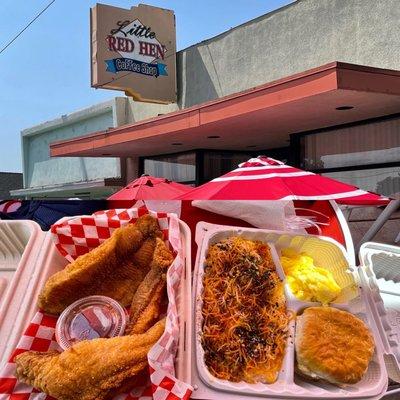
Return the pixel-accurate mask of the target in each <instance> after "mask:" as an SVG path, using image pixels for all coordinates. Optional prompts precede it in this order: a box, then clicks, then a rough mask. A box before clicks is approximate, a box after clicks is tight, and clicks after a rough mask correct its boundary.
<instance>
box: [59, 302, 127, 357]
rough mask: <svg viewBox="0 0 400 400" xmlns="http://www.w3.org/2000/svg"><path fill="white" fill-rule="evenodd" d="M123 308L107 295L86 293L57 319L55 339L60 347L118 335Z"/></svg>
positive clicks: (123, 323)
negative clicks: (89, 294)
mask: <svg viewBox="0 0 400 400" xmlns="http://www.w3.org/2000/svg"><path fill="white" fill-rule="evenodd" d="M126 323H127V314H126V312H125V309H124V308H123V307H122V306H121V305H120V304H119V303H118V302H117V301H115V300H113V299H111V298H110V297H106V296H89V297H84V298H83V299H80V300H77V301H76V302H75V303H73V304H71V305H70V306H69V307H67V308H66V309H65V310H64V311H63V312H62V314H61V315H60V317H59V318H58V320H57V325H56V332H55V333H56V340H57V343H58V344H59V345H60V346H61V348H62V349H63V350H66V349H68V348H69V347H71V346H73V345H74V344H75V343H78V342H81V341H82V340H91V339H97V338H111V337H115V336H121V335H123V333H124V330H125V326H126Z"/></svg>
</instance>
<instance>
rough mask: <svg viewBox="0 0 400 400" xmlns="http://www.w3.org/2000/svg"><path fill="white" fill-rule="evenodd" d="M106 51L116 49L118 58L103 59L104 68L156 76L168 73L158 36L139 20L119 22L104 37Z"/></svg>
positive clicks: (163, 47)
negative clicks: (105, 66)
mask: <svg viewBox="0 0 400 400" xmlns="http://www.w3.org/2000/svg"><path fill="white" fill-rule="evenodd" d="M106 40H107V46H108V50H109V51H113V52H117V53H119V54H120V55H121V57H119V58H113V59H110V60H105V63H106V65H107V71H108V72H111V73H114V74H116V73H118V72H120V71H129V72H135V73H138V74H143V75H148V76H155V77H158V76H160V75H165V76H166V75H168V73H167V70H166V65H165V64H163V62H162V61H163V60H164V59H165V53H166V51H167V49H166V47H165V46H164V45H163V44H162V43H160V42H159V41H158V39H157V35H156V33H155V32H153V31H152V29H151V27H147V26H145V25H143V24H142V23H141V22H140V21H139V19H135V20H134V21H132V22H131V21H128V20H127V21H118V23H117V27H116V28H115V29H111V31H110V34H109V35H108V36H107V38H106Z"/></svg>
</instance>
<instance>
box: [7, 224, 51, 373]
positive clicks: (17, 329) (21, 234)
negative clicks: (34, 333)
mask: <svg viewBox="0 0 400 400" xmlns="http://www.w3.org/2000/svg"><path fill="white" fill-rule="evenodd" d="M45 238H46V233H45V232H43V231H42V230H41V229H40V227H39V225H38V224H37V223H36V222H33V221H8V220H4V221H3V220H2V221H0V338H1V340H0V368H1V366H2V365H3V364H4V363H5V362H6V360H7V359H8V358H9V356H10V355H11V352H12V350H13V349H14V348H15V346H16V344H17V342H18V340H19V338H20V336H21V335H22V333H23V331H24V330H25V327H26V326H27V325H28V324H29V321H30V320H31V318H32V316H33V314H34V313H35V308H36V306H35V304H32V301H31V299H32V296H33V294H32V292H34V291H35V284H34V282H35V281H36V280H37V279H38V275H39V274H40V273H41V271H39V270H38V269H37V268H36V265H40V264H41V261H40V258H41V257H42V244H43V241H44V240H45Z"/></svg>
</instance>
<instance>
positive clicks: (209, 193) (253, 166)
mask: <svg viewBox="0 0 400 400" xmlns="http://www.w3.org/2000/svg"><path fill="white" fill-rule="evenodd" d="M178 198H179V199H181V200H337V201H338V202H340V203H342V204H352V205H357V204H359V205H384V204H387V203H388V202H389V201H390V199H388V198H387V197H383V196H380V195H378V194H374V193H370V192H367V191H365V190H361V189H359V188H357V187H355V186H352V185H348V184H347V183H343V182H339V181H336V180H334V179H331V178H327V177H325V176H321V175H318V174H314V173H313V172H309V171H303V170H301V169H298V168H294V167H291V166H289V165H286V164H284V163H283V162H281V161H278V160H274V159H273V158H268V157H264V156H259V157H257V158H251V159H250V160H248V161H246V162H244V163H242V164H240V165H239V168H237V169H235V170H233V171H231V172H228V173H227V174H225V175H223V176H221V177H219V178H216V179H213V180H212V181H210V182H208V183H205V184H204V185H201V186H199V187H197V188H195V189H193V190H191V191H190V192H188V193H184V194H183V195H181V196H180V197H178Z"/></svg>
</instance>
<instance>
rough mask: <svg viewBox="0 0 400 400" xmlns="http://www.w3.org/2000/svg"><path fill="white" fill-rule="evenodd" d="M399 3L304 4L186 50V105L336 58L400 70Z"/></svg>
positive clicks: (181, 59)
mask: <svg viewBox="0 0 400 400" xmlns="http://www.w3.org/2000/svg"><path fill="white" fill-rule="evenodd" d="M399 21H400V4H399V0H381V1H377V0H299V1H297V2H295V3H293V4H291V5H288V6H286V7H283V8H281V9H279V10H277V11H275V12H272V13H269V14H266V15H263V16H261V17H259V18H257V19H254V20H252V21H250V22H247V23H245V24H243V25H241V26H239V27H236V28H233V29H232V30H230V31H228V32H225V33H223V34H221V35H219V36H217V37H214V38H212V39H209V40H205V41H203V42H201V43H199V44H196V45H194V46H191V47H189V48H187V49H185V50H182V51H180V52H179V53H178V66H177V67H178V93H179V98H180V101H179V106H180V107H190V106H192V105H195V104H198V103H202V102H205V101H208V100H212V99H215V98H218V97H222V96H226V95H229V94H232V93H235V92H240V91H243V90H245V89H249V88H252V87H254V86H258V85H261V84H264V83H267V82H271V81H274V80H276V79H279V78H283V77H286V76H289V75H293V74H295V73H298V72H302V71H305V70H308V69H311V68H314V67H317V66H320V65H323V64H326V63H329V62H332V61H342V62H348V63H354V64H362V65H369V66H372V67H379V68H388V69H400V46H399V43H400V29H399Z"/></svg>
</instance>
